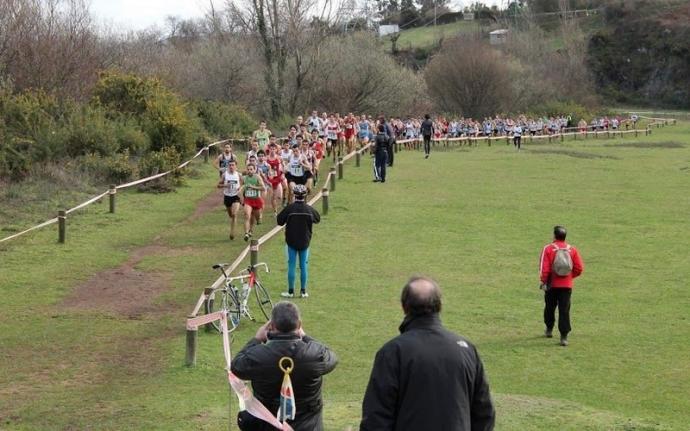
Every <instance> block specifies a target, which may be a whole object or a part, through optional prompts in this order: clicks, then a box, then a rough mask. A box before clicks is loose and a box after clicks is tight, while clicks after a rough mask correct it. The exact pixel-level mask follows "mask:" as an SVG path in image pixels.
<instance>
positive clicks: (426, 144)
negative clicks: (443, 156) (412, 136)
mask: <svg viewBox="0 0 690 431" xmlns="http://www.w3.org/2000/svg"><path fill="white" fill-rule="evenodd" d="M429 153H431V135H424V154H429Z"/></svg>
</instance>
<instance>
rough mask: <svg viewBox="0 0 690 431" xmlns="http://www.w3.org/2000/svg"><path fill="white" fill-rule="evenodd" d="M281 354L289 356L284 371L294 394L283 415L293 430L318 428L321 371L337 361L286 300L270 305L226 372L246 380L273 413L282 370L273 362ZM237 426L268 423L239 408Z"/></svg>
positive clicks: (261, 427) (262, 427) (264, 429)
mask: <svg viewBox="0 0 690 431" xmlns="http://www.w3.org/2000/svg"><path fill="white" fill-rule="evenodd" d="M282 357H289V358H291V359H292V360H293V361H294V369H293V370H292V373H291V374H290V378H291V379H292V387H293V390H294V394H295V405H296V412H297V414H296V416H295V420H294V421H288V423H289V424H290V425H291V426H292V428H293V429H294V430H295V431H321V430H323V418H322V409H323V402H322V400H321V385H322V383H323V378H322V376H323V375H324V374H328V373H330V372H331V371H333V369H334V368H335V366H336V365H337V363H338V357H337V356H336V354H335V353H334V352H333V351H332V350H331V349H329V348H328V347H327V346H325V345H324V344H321V343H320V342H318V341H316V340H314V339H313V338H311V337H310V336H308V335H306V334H305V333H304V329H303V328H302V321H301V320H300V314H299V309H298V308H297V306H296V305H295V304H293V303H291V302H285V301H283V302H279V303H277V304H276V305H275V306H274V307H273V311H272V312H271V320H270V321H268V322H267V323H266V324H264V325H263V326H262V327H261V328H259V330H258V331H257V332H256V336H255V337H254V338H253V339H251V340H250V341H249V342H248V343H247V344H246V345H245V346H244V347H243V348H242V350H241V351H240V352H239V353H237V355H235V358H234V359H233V360H232V364H231V370H232V372H233V373H234V374H235V375H236V376H237V377H239V378H240V379H243V380H250V381H251V382H252V388H253V390H254V396H255V397H256V399H258V400H259V401H261V403H263V405H265V406H266V408H268V410H269V411H271V413H273V414H274V415H275V414H277V412H278V407H279V404H280V387H281V384H282V382H283V372H282V371H281V370H280V368H279V367H278V361H279V360H280V359H281V358H282ZM238 422H239V425H240V429H241V430H245V431H246V430H255V431H268V430H273V429H274V428H273V427H272V426H271V425H269V424H268V423H266V422H263V421H261V420H259V419H256V418H254V417H253V416H251V415H249V414H248V413H247V412H240V414H239V415H238Z"/></svg>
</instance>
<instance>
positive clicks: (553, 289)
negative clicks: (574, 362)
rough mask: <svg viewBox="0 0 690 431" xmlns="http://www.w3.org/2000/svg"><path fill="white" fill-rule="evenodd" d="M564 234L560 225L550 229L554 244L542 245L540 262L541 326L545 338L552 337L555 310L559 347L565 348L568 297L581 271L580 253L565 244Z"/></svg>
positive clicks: (568, 327) (582, 267) (568, 306)
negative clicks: (559, 335)
mask: <svg viewBox="0 0 690 431" xmlns="http://www.w3.org/2000/svg"><path fill="white" fill-rule="evenodd" d="M566 235H567V231H566V229H565V227H563V226H555V227H554V228H553V238H554V239H553V242H551V243H550V244H547V245H546V246H544V249H543V250H542V252H541V258H540V262H539V273H540V281H541V284H540V285H539V288H540V289H541V290H543V291H544V324H545V325H546V330H545V331H544V335H545V336H546V337H547V338H551V337H553V326H554V324H555V322H556V307H558V331H559V332H560V333H561V341H560V344H561V346H563V347H565V346H567V345H568V333H569V332H570V296H571V294H572V291H573V280H574V279H575V278H576V277H579V276H580V274H582V271H583V270H584V265H583V263H582V259H581V258H580V253H578V251H577V249H576V248H575V247H573V246H571V245H570V244H568V243H567V242H565V237H566Z"/></svg>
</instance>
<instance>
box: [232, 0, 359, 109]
mask: <svg viewBox="0 0 690 431" xmlns="http://www.w3.org/2000/svg"><path fill="white" fill-rule="evenodd" d="M350 1H352V0H345V1H341V2H337V0H325V1H320V2H319V1H317V0H248V1H247V2H246V3H239V2H238V1H233V0H228V1H227V4H226V7H227V9H228V11H229V13H230V14H231V15H232V16H233V21H234V22H236V23H240V24H241V25H242V26H243V27H244V30H245V32H246V33H247V34H251V35H254V37H256V39H257V41H258V43H259V45H260V46H261V49H262V51H263V58H264V73H263V75H264V81H265V85H266V90H267V93H268V99H269V105H270V107H269V113H270V115H271V116H272V117H274V118H278V117H280V116H281V115H282V114H284V113H289V114H294V113H295V112H296V109H297V106H298V101H299V98H300V97H301V95H302V93H303V91H304V86H305V78H306V77H307V76H308V74H309V73H310V71H311V70H312V69H313V67H314V65H315V64H316V60H317V59H318V57H319V56H320V54H321V49H320V44H321V42H322V41H323V39H324V37H325V36H327V35H328V34H329V33H330V32H332V31H333V29H334V28H336V27H337V26H338V24H339V22H340V20H341V19H342V17H343V16H344V15H343V14H342V11H344V10H347V8H348V6H349V5H350V3H349V2H350ZM288 66H290V67H291V68H292V70H291V71H290V72H291V73H290V78H291V79H290V81H291V82H290V83H289V84H290V85H288V82H287V78H288V73H289V71H288Z"/></svg>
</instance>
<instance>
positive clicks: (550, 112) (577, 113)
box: [529, 101, 598, 126]
mask: <svg viewBox="0 0 690 431" xmlns="http://www.w3.org/2000/svg"><path fill="white" fill-rule="evenodd" d="M529 114H530V115H532V116H542V115H546V116H556V115H565V116H570V117H571V126H574V125H576V124H577V123H578V122H579V121H580V120H581V119H583V118H584V119H585V121H587V122H589V121H591V120H592V118H594V117H596V116H597V114H598V113H597V112H596V111H593V110H591V109H588V108H586V107H585V106H582V105H580V104H577V103H575V102H560V101H550V102H544V103H542V104H541V105H538V106H534V107H532V109H530V112H529Z"/></svg>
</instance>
